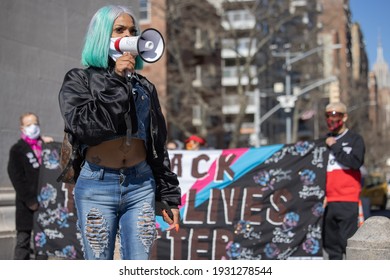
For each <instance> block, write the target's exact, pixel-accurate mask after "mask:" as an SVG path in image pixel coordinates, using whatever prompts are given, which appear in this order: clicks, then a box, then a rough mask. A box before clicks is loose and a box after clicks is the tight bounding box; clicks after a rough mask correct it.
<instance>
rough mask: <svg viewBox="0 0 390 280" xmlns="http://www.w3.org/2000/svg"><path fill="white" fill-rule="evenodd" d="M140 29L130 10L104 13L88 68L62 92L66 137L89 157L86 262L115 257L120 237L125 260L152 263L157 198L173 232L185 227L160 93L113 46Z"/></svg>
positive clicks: (82, 203) (83, 227)
mask: <svg viewBox="0 0 390 280" xmlns="http://www.w3.org/2000/svg"><path fill="white" fill-rule="evenodd" d="M138 30H139V27H138V25H137V22H136V20H135V17H134V15H133V13H132V12H131V10H130V9H128V8H127V7H122V6H113V5H109V6H104V7H102V8H101V9H99V10H98V11H97V12H96V13H95V15H94V16H93V18H92V19H91V22H90V24H89V27H88V31H87V34H86V37H85V43H84V48H83V51H82V56H81V62H82V64H83V65H84V66H85V68H82V69H80V68H74V69H72V70H70V71H69V72H68V73H67V74H66V75H65V78H64V82H63V84H62V87H61V90H60V92H59V105H60V109H61V114H62V117H63V119H64V122H65V132H67V133H69V134H70V140H71V142H72V144H76V143H78V144H79V145H78V146H79V147H80V148H79V149H80V154H81V155H82V157H83V159H84V161H83V164H82V166H81V172H80V175H79V177H78V178H77V180H76V184H75V188H74V200H75V205H76V209H77V216H78V227H79V229H80V234H81V236H82V241H83V249H84V250H83V252H84V257H85V259H113V257H114V249H115V241H116V236H117V234H118V236H119V240H120V253H121V258H122V259H148V258H149V257H150V252H151V247H152V245H153V242H154V240H155V237H156V225H155V215H156V213H155V212H156V201H157V204H158V205H159V207H158V211H160V212H159V214H161V215H163V217H164V219H165V221H166V222H167V223H169V224H170V227H169V230H170V229H175V230H179V227H178V225H179V220H180V217H179V209H178V206H179V205H180V201H181V192H180V187H179V182H178V180H177V176H176V174H174V173H173V172H172V171H171V168H170V160H169V158H168V153H167V150H166V137H167V135H166V134H167V129H166V125H165V120H164V116H163V115H162V112H161V108H160V103H159V100H158V96H157V92H156V88H155V86H154V85H153V84H152V83H151V82H149V81H148V80H147V79H146V78H145V77H143V76H142V75H140V74H139V73H137V71H136V70H137V69H138V68H139V65H140V64H139V62H140V59H139V58H140V57H139V56H140V55H137V54H132V53H130V52H126V51H125V52H122V51H121V50H118V49H117V48H115V46H114V47H113V45H115V44H112V42H116V40H117V39H118V38H119V39H120V38H131V37H136V36H138V35H139V33H138ZM139 39H140V38H137V42H138V41H139ZM149 39H150V38H149ZM149 39H148V40H149ZM148 40H146V41H148ZM153 40H154V39H153ZM153 40H152V41H153ZM149 41H150V40H149ZM155 42H156V43H157V44H159V43H160V42H159V41H158V40H157V41H153V43H155ZM162 202H163V203H162ZM161 205H164V207H161ZM168 213H169V214H170V215H168Z"/></svg>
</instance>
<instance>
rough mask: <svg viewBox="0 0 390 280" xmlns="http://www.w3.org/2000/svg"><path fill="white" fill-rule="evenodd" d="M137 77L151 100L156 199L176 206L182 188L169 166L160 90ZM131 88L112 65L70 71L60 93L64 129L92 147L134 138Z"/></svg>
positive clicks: (151, 155) (150, 145)
mask: <svg viewBox="0 0 390 280" xmlns="http://www.w3.org/2000/svg"><path fill="white" fill-rule="evenodd" d="M138 77H139V79H140V82H141V83H142V85H143V86H144V88H145V90H147V91H148V92H149V94H150V99H151V106H150V118H151V119H150V139H151V140H150V141H148V143H147V162H148V163H149V165H150V166H151V168H152V170H153V174H154V177H155V181H156V186H157V191H156V200H158V201H166V202H168V203H169V204H170V205H176V206H177V205H180V204H181V191H180V187H179V181H178V179H177V175H176V174H175V173H173V172H172V171H171V168H170V160H169V157H168V153H167V150H166V146H165V142H166V137H167V129H166V124H165V118H164V116H163V114H162V112H161V106H160V102H159V100H158V96H157V91H156V88H155V86H154V85H153V84H152V83H151V82H149V81H148V80H147V79H146V78H145V77H143V76H141V75H138ZM131 90H132V86H131V83H128V82H127V78H124V77H121V76H119V75H117V74H116V73H115V71H113V68H108V69H103V68H95V67H89V68H87V69H77V68H75V69H72V70H70V71H69V72H68V73H67V74H66V75H65V78H64V82H63V85H62V87H61V90H60V93H59V105H60V110H61V114H62V117H63V119H64V121H65V132H68V133H70V134H71V136H72V137H73V138H75V139H77V140H78V141H79V142H80V143H84V144H87V145H89V146H93V145H97V144H100V143H101V142H103V141H106V140H108V139H110V138H111V139H112V136H115V135H119V136H126V135H127V137H131V136H130V135H131V129H132V128H133V129H134V126H136V124H137V120H136V115H135V114H133V113H134V112H135V107H134V101H133V98H129V96H130V97H131V95H130V94H131V92H132V91H131ZM132 124H133V125H132ZM73 140H74V139H73Z"/></svg>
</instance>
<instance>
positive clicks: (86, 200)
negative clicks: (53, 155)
mask: <svg viewBox="0 0 390 280" xmlns="http://www.w3.org/2000/svg"><path fill="white" fill-rule="evenodd" d="M155 189H156V184H155V181H154V177H153V173H152V170H151V168H150V166H149V165H148V164H147V163H146V162H141V163H139V164H137V165H135V166H134V167H128V168H123V169H111V168H106V167H101V166H98V165H95V164H92V163H90V162H87V161H85V162H84V165H83V167H82V169H81V172H80V176H79V178H78V179H77V183H76V186H75V188H74V199H75V204H76V209H77V215H78V223H77V225H78V228H79V230H80V233H81V237H82V245H83V253H84V258H85V259H87V260H112V259H113V258H114V251H115V240H116V237H117V234H118V233H119V234H118V237H119V241H120V242H119V244H120V247H119V251H120V254H121V259H123V260H147V259H149V256H150V252H151V247H152V245H153V243H154V241H155V238H156V223H155V214H154V205H155Z"/></svg>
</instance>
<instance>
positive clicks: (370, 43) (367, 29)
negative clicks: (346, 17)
mask: <svg viewBox="0 0 390 280" xmlns="http://www.w3.org/2000/svg"><path fill="white" fill-rule="evenodd" d="M349 3H350V8H351V13H352V22H358V23H359V24H360V28H361V29H362V31H363V36H364V42H365V44H366V52H367V55H368V60H369V65H370V70H372V66H373V64H374V63H375V61H376V53H377V47H378V38H379V37H380V38H381V41H382V48H383V53H384V57H385V60H386V62H387V63H389V64H390V0H349Z"/></svg>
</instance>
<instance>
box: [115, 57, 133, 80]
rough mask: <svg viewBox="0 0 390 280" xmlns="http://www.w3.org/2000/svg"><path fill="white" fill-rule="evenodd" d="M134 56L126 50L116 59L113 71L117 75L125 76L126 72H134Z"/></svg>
mask: <svg viewBox="0 0 390 280" xmlns="http://www.w3.org/2000/svg"><path fill="white" fill-rule="evenodd" d="M134 67H135V58H134V57H133V56H132V55H131V54H130V53H128V52H125V53H123V55H122V56H121V57H119V58H118V59H117V60H116V63H115V73H117V74H118V75H119V76H122V77H125V76H127V73H129V72H134Z"/></svg>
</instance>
